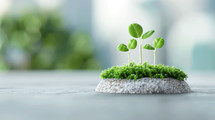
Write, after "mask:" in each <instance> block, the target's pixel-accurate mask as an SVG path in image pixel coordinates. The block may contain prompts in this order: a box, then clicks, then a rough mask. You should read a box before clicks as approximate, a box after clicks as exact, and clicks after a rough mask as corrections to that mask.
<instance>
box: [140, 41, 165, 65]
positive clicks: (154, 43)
mask: <svg viewBox="0 0 215 120" xmlns="http://www.w3.org/2000/svg"><path fill="white" fill-rule="evenodd" d="M153 45H154V47H152V46H151V45H150V44H145V45H144V46H143V48H144V49H147V50H154V66H155V62H156V48H162V47H163V45H164V39H163V38H156V39H155V40H154V41H153Z"/></svg>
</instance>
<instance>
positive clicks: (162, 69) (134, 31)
mask: <svg viewBox="0 0 215 120" xmlns="http://www.w3.org/2000/svg"><path fill="white" fill-rule="evenodd" d="M128 31H129V34H130V35H131V37H132V39H130V40H129V41H128V44H127V45H126V44H119V45H118V47H117V49H118V50H119V51H121V52H127V53H128V64H127V65H124V66H114V67H112V68H109V69H107V70H104V71H103V72H102V73H101V78H103V79H106V78H116V79H130V80H136V79H139V78H143V77H150V78H161V79H164V78H175V79H177V80H182V81H183V80H185V79H187V74H185V73H184V72H183V71H181V70H180V69H178V68H175V67H169V66H164V65H161V64H158V65H156V50H157V49H158V48H162V47H163V45H164V43H165V41H164V39H163V38H160V37H158V38H155V39H154V41H153V45H150V44H145V45H144V46H143V47H142V45H143V41H144V40H145V39H147V38H149V37H151V36H152V35H153V34H154V32H155V31H154V30H150V31H147V32H145V33H143V28H142V26H141V25H139V24H137V23H132V24H130V25H129V27H128ZM136 39H139V42H137V40H136ZM138 44H139V60H140V64H138V65H137V64H135V63H134V62H130V50H132V49H135V48H136V47H137V45H138ZM143 48H144V49H146V50H153V52H154V65H150V64H148V62H144V63H142V49H143Z"/></svg>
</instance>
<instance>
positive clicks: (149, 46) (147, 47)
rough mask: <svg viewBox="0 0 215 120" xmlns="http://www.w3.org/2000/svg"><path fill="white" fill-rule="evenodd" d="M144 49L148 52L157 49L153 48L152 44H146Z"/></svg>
mask: <svg viewBox="0 0 215 120" xmlns="http://www.w3.org/2000/svg"><path fill="white" fill-rule="evenodd" d="M143 48H144V49H147V50H154V49H155V48H154V47H152V46H151V45H150V44H145V45H144V46H143Z"/></svg>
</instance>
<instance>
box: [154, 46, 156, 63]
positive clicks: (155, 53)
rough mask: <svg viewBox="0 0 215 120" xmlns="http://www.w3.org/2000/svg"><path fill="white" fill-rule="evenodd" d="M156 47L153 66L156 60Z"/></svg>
mask: <svg viewBox="0 0 215 120" xmlns="http://www.w3.org/2000/svg"><path fill="white" fill-rule="evenodd" d="M155 54H156V49H155V50H154V66H155V62H156V55H155Z"/></svg>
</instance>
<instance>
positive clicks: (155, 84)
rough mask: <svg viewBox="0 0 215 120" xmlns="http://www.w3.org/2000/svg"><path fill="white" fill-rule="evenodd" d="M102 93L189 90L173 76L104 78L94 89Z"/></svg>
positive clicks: (173, 92) (170, 92)
mask: <svg viewBox="0 0 215 120" xmlns="http://www.w3.org/2000/svg"><path fill="white" fill-rule="evenodd" d="M95 91H96V92H103V93H127V94H176V93H188V92H190V91H191V89H190V87H189V85H188V84H187V83H186V82H185V81H181V80H176V79H173V78H164V79H163V80H162V79H159V78H141V79H137V80H136V81H134V80H126V79H122V80H119V79H104V80H102V81H101V82H100V83H99V84H98V86H97V87H96V89H95Z"/></svg>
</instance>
